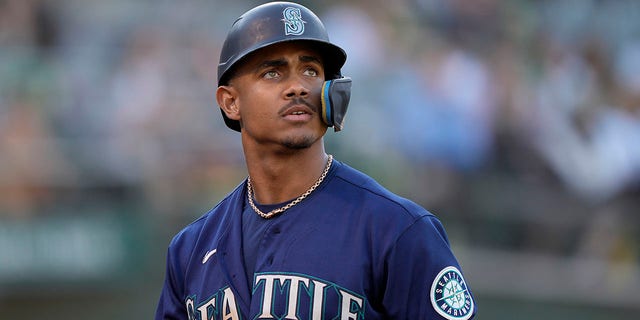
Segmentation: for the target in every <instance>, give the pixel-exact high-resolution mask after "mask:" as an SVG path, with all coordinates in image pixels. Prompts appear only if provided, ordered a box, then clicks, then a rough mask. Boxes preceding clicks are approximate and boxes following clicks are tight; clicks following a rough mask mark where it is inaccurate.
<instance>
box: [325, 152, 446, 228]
mask: <svg viewBox="0 0 640 320" xmlns="http://www.w3.org/2000/svg"><path fill="white" fill-rule="evenodd" d="M338 165H339V167H338V168H337V170H336V178H338V179H340V180H341V181H342V183H343V184H345V186H344V189H346V190H349V191H348V192H352V193H354V194H353V195H352V196H354V197H364V199H365V200H366V201H364V203H365V205H366V206H367V207H369V208H368V209H374V210H373V211H374V212H376V211H384V212H400V213H402V214H405V215H408V216H409V217H410V218H412V219H419V218H422V217H425V216H430V217H434V215H433V214H432V213H431V212H429V211H428V210H427V209H425V208H424V207H422V206H420V205H418V204H417V203H415V202H414V201H412V200H409V199H407V198H405V197H402V196H400V195H398V194H396V193H393V192H391V191H390V190H388V189H387V188H385V187H384V186H382V185H381V184H380V183H379V182H378V181H376V180H375V179H373V178H372V177H370V176H369V175H367V174H365V173H363V172H361V171H359V170H357V169H354V168H352V167H351V166H349V165H347V164H345V163H342V162H339V163H338Z"/></svg>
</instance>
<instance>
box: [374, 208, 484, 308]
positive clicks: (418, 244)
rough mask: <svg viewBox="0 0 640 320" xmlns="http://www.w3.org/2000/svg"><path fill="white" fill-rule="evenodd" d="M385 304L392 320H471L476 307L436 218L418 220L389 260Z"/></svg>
mask: <svg viewBox="0 0 640 320" xmlns="http://www.w3.org/2000/svg"><path fill="white" fill-rule="evenodd" d="M386 265H387V281H386V290H385V293H384V297H383V304H384V307H385V309H386V310H387V312H388V313H389V315H391V318H392V319H425V320H426V319H452V320H468V319H472V318H473V317H474V316H475V312H476V305H475V303H474V300H473V295H472V294H471V290H470V288H469V287H468V286H467V283H466V281H465V280H464V278H463V275H462V272H461V268H460V265H459V264H458V261H457V260H456V258H455V256H454V254H453V252H452V251H451V248H450V246H449V241H448V239H447V235H446V233H445V231H444V228H443V226H442V224H441V223H440V221H439V220H438V219H437V218H435V217H434V216H431V215H427V216H424V217H422V218H420V219H418V220H416V221H415V222H414V223H413V224H412V225H411V226H410V227H409V228H408V229H406V230H405V231H404V232H403V233H402V234H401V235H400V236H399V238H398V240H397V242H396V243H395V245H394V246H393V248H392V249H391V252H390V254H389V255H388V257H387V261H386Z"/></svg>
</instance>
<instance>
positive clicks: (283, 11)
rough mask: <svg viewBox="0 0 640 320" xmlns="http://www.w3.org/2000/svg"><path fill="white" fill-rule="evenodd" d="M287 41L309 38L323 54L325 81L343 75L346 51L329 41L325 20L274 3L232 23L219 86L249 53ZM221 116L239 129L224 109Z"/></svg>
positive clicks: (293, 5)
mask: <svg viewBox="0 0 640 320" xmlns="http://www.w3.org/2000/svg"><path fill="white" fill-rule="evenodd" d="M286 41H308V42H309V43H310V44H312V45H313V46H314V47H315V48H316V49H317V50H318V52H319V53H320V54H321V55H322V57H323V60H324V68H325V75H326V80H331V79H338V78H341V77H342V74H341V71H340V69H341V68H342V66H343V65H344V63H345V61H346V59H347V54H346V53H345V52H344V50H342V49H341V48H340V47H338V46H336V45H334V44H332V43H331V42H330V41H329V36H328V35H327V31H326V30H325V27H324V25H323V24H322V21H320V19H319V18H318V17H317V16H316V15H315V14H314V13H313V12H312V11H311V10H309V9H307V8H306V7H304V6H302V5H300V4H297V3H291V2H271V3H266V4H263V5H260V6H257V7H255V8H253V9H251V10H249V11H247V12H245V13H244V14H243V15H242V16H240V17H239V18H238V19H237V20H236V21H235V22H234V23H233V25H232V26H231V30H230V31H229V33H228V34H227V38H226V39H225V41H224V44H223V46H222V51H221V53H220V62H219V64H218V86H221V85H227V84H228V82H229V79H230V78H231V77H232V76H233V69H234V67H235V66H236V65H238V62H240V61H241V60H242V59H243V58H244V57H246V56H247V55H249V54H250V53H252V52H255V51H256V50H258V49H261V48H264V47H267V46H270V45H272V44H276V43H281V42H286ZM221 111H222V110H221ZM222 117H223V118H224V122H225V124H226V125H227V126H228V127H229V128H231V129H233V130H236V131H240V122H239V121H237V120H232V119H229V118H228V117H227V116H226V114H225V113H224V111H222Z"/></svg>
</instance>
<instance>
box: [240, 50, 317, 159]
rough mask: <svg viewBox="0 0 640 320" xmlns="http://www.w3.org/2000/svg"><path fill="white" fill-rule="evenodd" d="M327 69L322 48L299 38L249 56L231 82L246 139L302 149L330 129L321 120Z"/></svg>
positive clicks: (262, 143)
mask: <svg viewBox="0 0 640 320" xmlns="http://www.w3.org/2000/svg"><path fill="white" fill-rule="evenodd" d="M323 83H324V68H323V64H322V60H321V56H320V54H319V53H318V52H316V51H314V50H312V49H310V48H309V46H308V45H304V44H303V43H300V42H289V43H280V44H275V45H271V46H269V47H267V48H264V49H261V50H259V51H258V52H256V53H254V54H252V55H250V56H249V57H248V58H247V59H246V60H245V61H243V62H242V65H241V66H240V67H239V68H238V69H237V72H236V73H235V77H233V78H232V79H231V81H230V82H229V87H230V88H231V90H229V92H230V93H231V94H233V95H234V103H235V104H236V105H235V107H236V108H237V110H238V112H239V113H238V114H239V119H238V120H239V121H240V123H241V127H242V134H243V141H245V140H246V139H248V141H250V142H255V143H257V144H260V145H275V146H278V147H285V148H287V149H302V148H307V147H309V146H311V145H312V144H314V143H316V142H317V141H319V140H320V139H321V138H322V136H323V135H324V133H325V132H326V130H327V127H326V125H325V124H324V123H323V122H322V119H321V112H322V110H321V102H320V94H321V90H322V84H323Z"/></svg>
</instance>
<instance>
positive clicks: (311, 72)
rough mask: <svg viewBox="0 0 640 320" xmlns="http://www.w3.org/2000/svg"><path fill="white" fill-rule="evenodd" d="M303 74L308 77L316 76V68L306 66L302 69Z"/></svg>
mask: <svg viewBox="0 0 640 320" xmlns="http://www.w3.org/2000/svg"><path fill="white" fill-rule="evenodd" d="M304 75H306V76H310V77H317V76H318V70H316V69H314V68H308V69H306V70H305V71H304Z"/></svg>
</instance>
